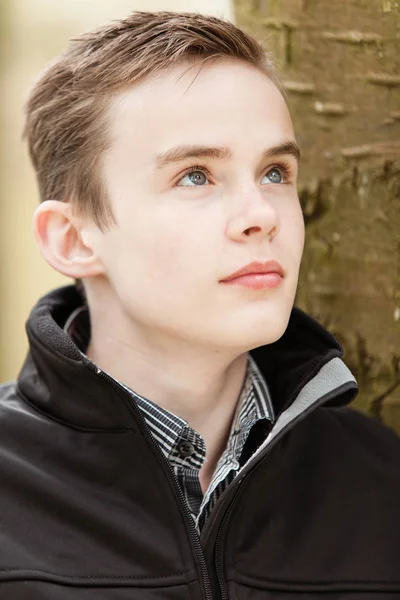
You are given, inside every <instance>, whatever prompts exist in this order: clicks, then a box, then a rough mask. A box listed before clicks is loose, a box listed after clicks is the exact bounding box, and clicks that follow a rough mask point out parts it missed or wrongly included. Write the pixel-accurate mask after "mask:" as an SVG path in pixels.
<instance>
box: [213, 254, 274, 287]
mask: <svg viewBox="0 0 400 600" xmlns="http://www.w3.org/2000/svg"><path fill="white" fill-rule="evenodd" d="M284 276H285V273H284V270H283V267H282V265H280V264H279V263H278V262H277V261H275V260H270V261H267V262H258V261H255V262H252V263H250V264H248V265H246V266H245V267H243V268H242V269H239V270H238V271H235V272H234V273H232V274H231V275H228V276H227V277H225V278H224V279H221V280H220V283H223V284H224V285H239V286H242V287H246V288H250V289H254V290H263V289H275V288H278V287H280V285H281V284H282V282H283V278H284Z"/></svg>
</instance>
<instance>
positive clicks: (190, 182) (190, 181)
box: [177, 170, 209, 187]
mask: <svg viewBox="0 0 400 600" xmlns="http://www.w3.org/2000/svg"><path fill="white" fill-rule="evenodd" d="M208 184H209V181H208V179H207V175H206V174H205V173H204V171H199V170H193V171H189V173H186V175H184V176H183V177H182V179H180V180H179V181H178V183H177V185H180V186H183V187H193V186H195V185H200V186H202V185H208Z"/></svg>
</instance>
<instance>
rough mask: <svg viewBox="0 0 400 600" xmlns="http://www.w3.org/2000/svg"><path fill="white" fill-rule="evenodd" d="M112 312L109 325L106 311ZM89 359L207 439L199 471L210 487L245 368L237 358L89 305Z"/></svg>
mask: <svg viewBox="0 0 400 600" xmlns="http://www.w3.org/2000/svg"><path fill="white" fill-rule="evenodd" d="M109 314H112V323H111V322H110V321H109V317H107V315H109ZM91 329H92V335H91V341H90V345H89V348H88V349H87V355H88V356H89V358H90V359H91V360H92V361H93V362H94V363H95V364H96V365H97V366H99V367H100V368H101V369H102V370H104V371H105V372H107V373H108V374H109V375H111V376H112V377H114V378H115V379H116V380H118V381H120V382H121V383H123V384H124V385H126V386H128V387H129V388H130V389H132V390H133V391H134V392H136V393H137V394H139V395H140V396H143V397H144V398H147V399H149V400H151V401H152V402H155V403H156V404H158V405H159V406H161V407H162V408H165V409H166V410H168V411H170V412H172V413H173V414H175V415H177V416H179V417H181V418H182V419H184V420H185V421H187V423H188V424H189V426H190V427H192V428H193V429H194V430H195V431H197V432H198V433H199V434H200V435H201V436H202V437H203V439H204V441H205V443H206V461H205V464H204V467H203V468H202V471H201V473H200V480H201V484H202V487H203V489H205V488H206V487H208V484H209V482H210V480H211V477H212V474H213V472H214V470H215V467H216V465H217V462H218V460H219V458H220V456H221V454H222V452H223V451H224V449H225V446H226V442H227V439H228V436H229V431H230V428H231V424H232V420H233V417H234V414H235V410H236V405H237V401H238V398H239V395H240V391H241V388H242V385H243V381H244V378H245V374H246V366H247V353H243V354H240V355H239V356H238V355H235V356H232V355H229V354H227V353H224V352H222V351H219V350H216V349H215V348H206V347H196V346H195V344H193V343H185V342H183V341H182V340H171V339H160V338H159V337H158V338H157V340H154V336H152V335H151V334H150V332H148V331H145V330H144V329H143V328H142V327H139V326H138V325H137V324H134V323H131V322H128V323H127V322H126V319H125V320H123V319H121V318H120V319H119V320H118V318H116V315H115V313H114V312H113V311H104V312H103V311H96V310H92V308H91Z"/></svg>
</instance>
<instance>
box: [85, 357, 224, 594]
mask: <svg viewBox="0 0 400 600" xmlns="http://www.w3.org/2000/svg"><path fill="white" fill-rule="evenodd" d="M87 364H88V367H89V368H90V369H91V370H94V371H95V373H96V374H97V375H98V376H99V377H102V378H103V379H105V380H106V381H107V382H108V383H109V384H111V386H112V387H113V388H114V389H116V390H118V393H123V394H124V395H125V397H126V398H127V399H128V400H129V402H130V404H131V405H132V406H133V408H134V410H135V413H136V414H137V415H138V416H139V419H140V420H141V423H142V424H143V426H144V429H145V431H146V433H147V434H148V437H149V439H150V442H151V443H152V444H153V445H154V447H155V448H156V451H157V452H158V453H159V454H160V456H161V458H162V460H163V462H164V464H166V465H167V468H168V471H169V475H170V479H171V481H172V483H173V487H174V489H175V492H176V493H177V496H178V497H179V501H180V503H181V505H182V506H183V509H184V512H185V515H186V524H187V526H188V529H189V532H190V538H191V541H192V546H193V547H194V550H195V555H196V558H197V561H198V564H199V566H200V573H201V579H202V584H203V589H204V600H213V596H212V589H211V582H210V578H209V575H208V569H207V563H206V559H205V557H204V552H203V548H202V546H201V543H200V537H199V534H198V533H197V530H196V527H195V524H194V522H193V517H192V515H191V514H190V511H189V507H188V506H187V504H186V500H185V497H184V495H183V492H182V490H181V488H180V487H179V484H178V482H177V481H176V477H175V473H174V471H173V469H172V467H171V465H170V463H169V462H168V461H167V460H166V458H165V456H164V454H163V453H162V451H161V449H160V447H159V446H158V444H157V442H156V441H155V440H154V438H153V436H152V434H151V431H150V429H149V426H148V425H147V423H146V420H145V418H144V417H143V415H142V413H141V412H140V410H139V408H138V407H137V406H136V404H135V403H134V401H133V398H132V395H131V394H130V393H129V392H128V391H127V390H125V388H124V387H123V386H122V385H120V384H119V383H118V382H116V381H115V380H114V379H113V378H112V377H110V376H109V375H107V373H104V371H102V370H101V369H99V368H98V367H96V365H95V364H94V363H87Z"/></svg>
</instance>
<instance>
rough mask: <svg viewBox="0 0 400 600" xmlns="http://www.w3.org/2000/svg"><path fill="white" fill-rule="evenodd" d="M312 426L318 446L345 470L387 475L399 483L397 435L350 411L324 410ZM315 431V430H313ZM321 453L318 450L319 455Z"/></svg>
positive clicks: (399, 468)
mask: <svg viewBox="0 0 400 600" xmlns="http://www.w3.org/2000/svg"><path fill="white" fill-rule="evenodd" d="M316 412H319V413H320V415H319V417H320V419H318V421H317V422H316V423H315V425H316V426H317V427H318V425H319V426H320V427H321V430H320V431H319V432H318V434H317V436H318V438H319V440H320V447H321V450H322V448H324V449H325V452H327V453H328V454H332V455H334V457H335V460H337V461H338V462H341V464H342V466H343V468H344V469H345V470H348V469H349V470H354V472H355V475H356V476H357V473H356V472H357V469H360V473H361V472H363V471H364V469H366V470H368V472H369V473H372V472H376V473H380V474H381V475H382V474H386V476H388V475H391V476H393V477H394V478H395V480H396V481H397V482H398V483H399V484H400V436H399V435H398V434H397V433H396V432H395V431H394V430H392V429H390V428H389V427H387V426H386V425H384V424H383V423H380V422H378V421H376V420H374V419H372V418H371V417H368V416H366V415H364V414H362V413H361V412H359V411H357V410H355V409H352V408H325V409H322V410H320V411H316ZM314 429H315V427H314ZM323 451H324V450H322V452H323Z"/></svg>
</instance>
